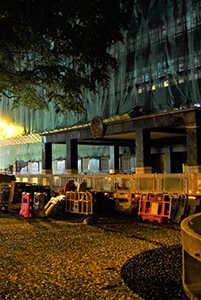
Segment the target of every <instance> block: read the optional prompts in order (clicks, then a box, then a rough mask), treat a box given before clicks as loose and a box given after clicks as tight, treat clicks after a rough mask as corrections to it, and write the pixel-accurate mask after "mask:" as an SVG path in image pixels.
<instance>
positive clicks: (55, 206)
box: [44, 195, 65, 217]
mask: <svg viewBox="0 0 201 300" xmlns="http://www.w3.org/2000/svg"><path fill="white" fill-rule="evenodd" d="M64 202H65V196H64V195H60V196H57V197H52V198H51V199H50V201H49V202H48V203H47V204H46V205H45V207H44V209H45V216H46V217H53V216H55V215H56V214H57V213H58V211H59V210H60V209H62V207H63V205H64Z"/></svg>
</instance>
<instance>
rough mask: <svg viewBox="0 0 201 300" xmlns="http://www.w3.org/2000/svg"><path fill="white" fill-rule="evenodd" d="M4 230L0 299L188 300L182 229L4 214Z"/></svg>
mask: <svg viewBox="0 0 201 300" xmlns="http://www.w3.org/2000/svg"><path fill="white" fill-rule="evenodd" d="M0 229H1V231H0V237H1V258H0V278H1V280H0V299H17V300H20V299H30V300H33V299H37V300H40V299H41V300H44V299H48V300H49V299H70V300H73V299H76V300H79V299H81V300H82V299H87V300H95V299H118V300H129V299H130V300H131V299H134V300H149V299H154V300H160V299H163V300H165V299H168V300H178V299H183V300H184V299H185V300H187V299H188V298H187V297H186V296H185V293H184V291H183V289H182V283H181V269H182V263H181V245H180V226H179V225H178V224H162V225H161V224H152V223H148V224H147V223H143V222H141V221H138V220H135V219H133V218H131V217H125V216H118V217H117V216H113V217H99V218H98V223H97V224H94V225H93V226H91V225H86V224H84V223H83V222H82V220H81V218H80V217H77V216H75V215H74V216H72V215H71V216H66V217H64V216H60V217H58V216H57V217H56V218H37V219H36V218H33V219H31V218H30V219H23V218H21V217H19V215H18V214H16V213H15V214H14V213H13V214H12V213H10V214H9V213H7V214H5V213H2V212H0Z"/></svg>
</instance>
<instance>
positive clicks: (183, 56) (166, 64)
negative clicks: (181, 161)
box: [0, 0, 201, 156]
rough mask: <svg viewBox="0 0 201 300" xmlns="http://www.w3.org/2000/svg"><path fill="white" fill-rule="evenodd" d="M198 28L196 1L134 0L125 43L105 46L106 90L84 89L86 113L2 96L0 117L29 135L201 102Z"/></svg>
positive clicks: (199, 15)
mask: <svg viewBox="0 0 201 300" xmlns="http://www.w3.org/2000/svg"><path fill="white" fill-rule="evenodd" d="M200 28H201V2H200V1H199V0H150V1H137V0H134V11H133V22H132V24H131V25H130V29H129V30H128V31H127V32H125V34H124V36H125V40H124V43H117V44H115V45H114V46H113V47H112V49H110V51H111V53H112V54H113V55H114V57H116V58H117V61H118V66H119V71H118V73H114V72H112V71H110V81H109V85H108V88H103V87H98V93H97V94H94V93H90V92H89V91H86V90H85V91H83V103H84V107H85V108H86V115H75V114H74V113H71V112H66V114H64V115H58V114H56V113H55V110H54V107H53V106H51V104H50V107H49V110H48V111H45V110H43V111H40V110H38V111H35V112H33V111H29V110H27V109H25V108H24V107H20V108H18V109H14V110H12V99H9V98H6V97H2V100H1V102H0V119H1V120H9V121H10V122H11V123H15V124H17V125H21V126H23V128H24V132H25V133H26V134H28V133H41V132H46V131H48V132H50V131H52V130H55V129H61V128H68V127H71V126H74V125H78V124H79V125H80V124H85V123H89V122H90V121H91V120H92V118H93V117H94V116H95V115H99V116H100V117H101V118H103V119H106V118H109V117H112V116H116V115H123V114H124V113H128V114H129V115H130V116H131V117H135V116H138V115H142V114H144V115H146V114H151V113H158V112H165V111H170V110H177V109H182V108H187V107H193V106H201V93H200V89H201V84H200V83H201V30H200ZM13 149H14V148H13ZM1 151H2V150H1ZM25 152H26V153H25V156H26V155H28V154H27V152H28V150H25Z"/></svg>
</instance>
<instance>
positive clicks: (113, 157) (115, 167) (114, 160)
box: [110, 145, 119, 173]
mask: <svg viewBox="0 0 201 300" xmlns="http://www.w3.org/2000/svg"><path fill="white" fill-rule="evenodd" d="M110 172H111V173H119V146H118V145H114V146H110Z"/></svg>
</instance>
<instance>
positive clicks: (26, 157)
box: [0, 142, 132, 170]
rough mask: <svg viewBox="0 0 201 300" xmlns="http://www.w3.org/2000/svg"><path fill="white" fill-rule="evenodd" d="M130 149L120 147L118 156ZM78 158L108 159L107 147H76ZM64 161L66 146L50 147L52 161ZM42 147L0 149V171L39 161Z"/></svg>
mask: <svg viewBox="0 0 201 300" xmlns="http://www.w3.org/2000/svg"><path fill="white" fill-rule="evenodd" d="M131 153H132V149H130V148H129V147H120V148H119V154H120V155H122V156H126V155H128V156H129V155H131ZM78 157H79V158H99V157H110V148H109V146H101V147H100V146H90V147H88V146H87V145H78ZM64 159H66V145H65V144H53V145H52V160H64ZM41 160H42V145H41V142H37V143H27V144H21V145H6V146H1V147H0V169H1V170H2V169H7V168H9V167H10V166H12V165H14V163H15V162H16V161H24V162H28V161H32V162H34V161H41Z"/></svg>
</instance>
